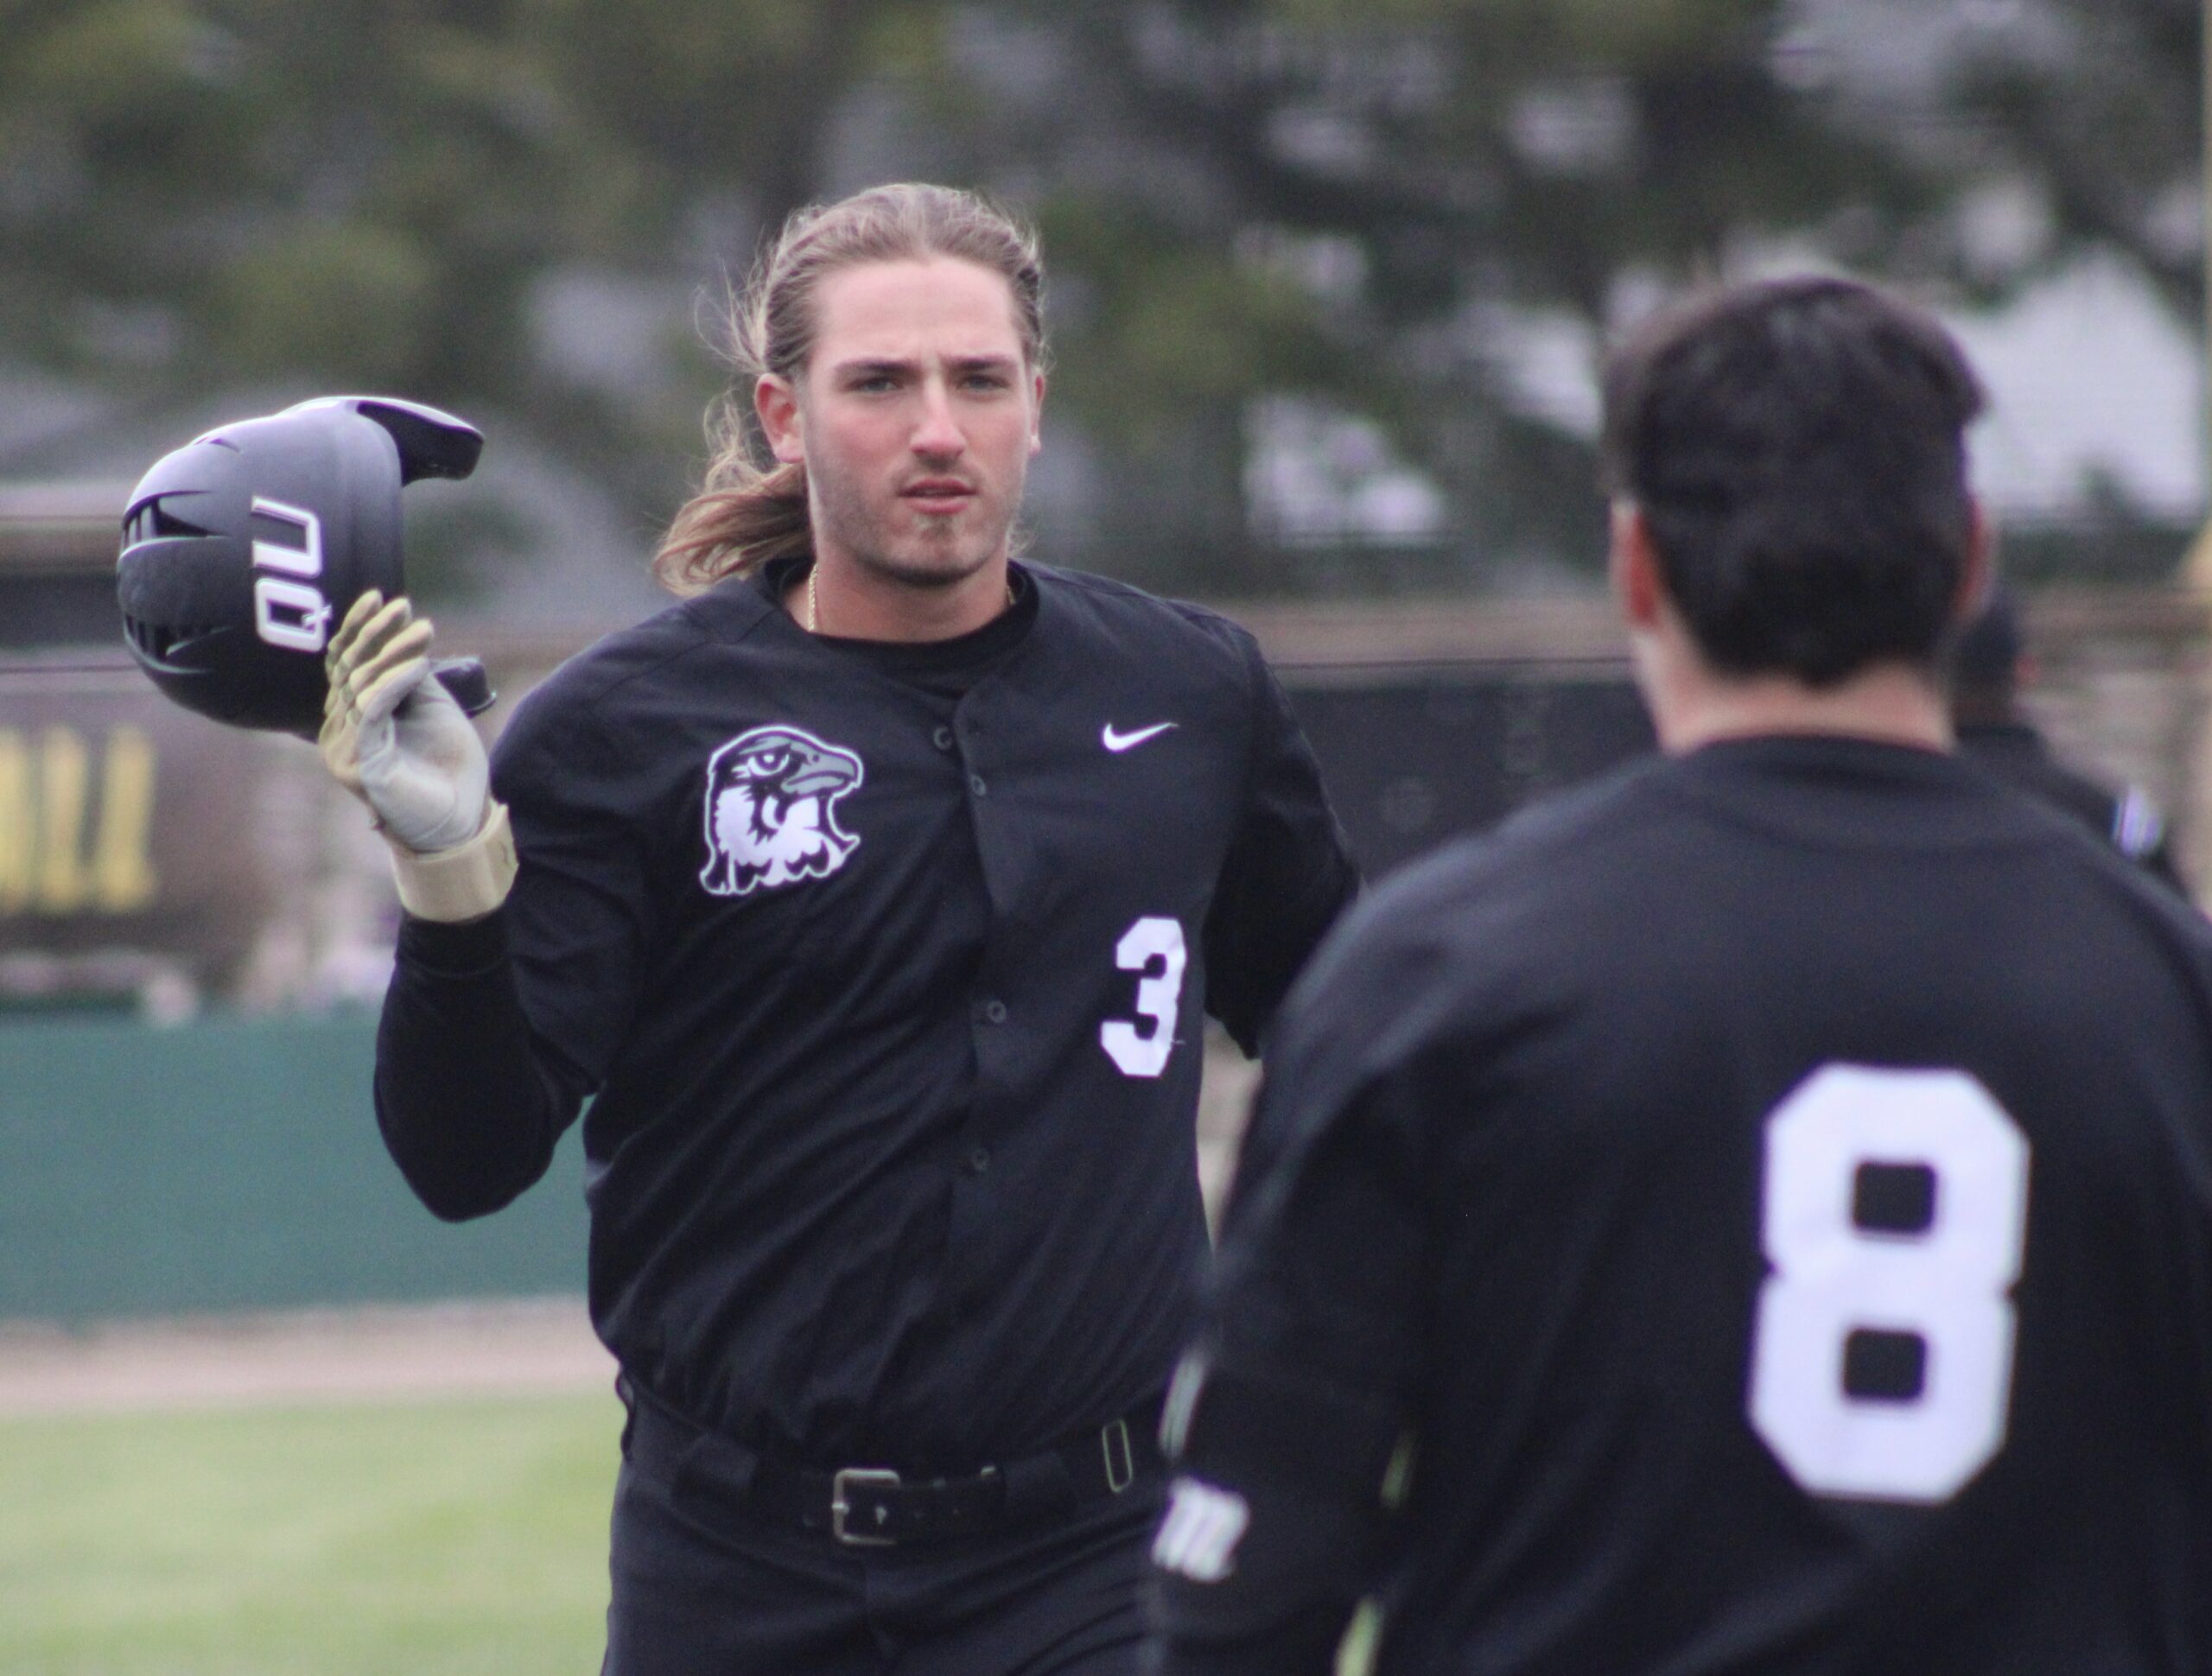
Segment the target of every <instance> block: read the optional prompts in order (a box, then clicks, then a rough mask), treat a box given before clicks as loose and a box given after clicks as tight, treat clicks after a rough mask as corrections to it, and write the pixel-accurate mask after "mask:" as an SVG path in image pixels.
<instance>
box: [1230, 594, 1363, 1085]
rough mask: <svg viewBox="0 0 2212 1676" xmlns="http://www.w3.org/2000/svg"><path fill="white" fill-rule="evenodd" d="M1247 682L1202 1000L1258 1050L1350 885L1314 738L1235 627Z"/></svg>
mask: <svg viewBox="0 0 2212 1676" xmlns="http://www.w3.org/2000/svg"><path fill="white" fill-rule="evenodd" d="M1239 639H1240V643H1241V645H1242V649H1243V655H1244V657H1245V660H1246V663H1247V668H1248V671H1249V680H1250V684H1251V692H1252V712H1253V713H1252V734H1251V754H1250V759H1249V771H1248V773H1247V776H1246V783H1245V789H1244V797H1243V809H1242V814H1241V818H1240V819H1239V822H1238V824H1237V828H1236V836H1235V837H1234V839H1233V840H1232V841H1231V842H1230V850H1229V854H1228V857H1227V859H1226V860H1225V861H1224V865H1223V867H1222V873H1221V878H1220V880H1219V881H1218V883H1217V886H1216V888H1215V892H1214V898H1213V906H1212V908H1211V911H1209V913H1208V914H1207V916H1206V924H1205V934H1204V935H1205V956H1206V972H1207V980H1206V1009H1207V1011H1208V1012H1210V1013H1212V1014H1213V1015H1214V1017H1215V1018H1217V1019H1220V1020H1221V1022H1222V1024H1223V1025H1224V1027H1225V1028H1226V1029H1227V1030H1228V1032H1229V1033H1230V1036H1231V1037H1233V1038H1235V1039H1236V1044H1237V1045H1238V1046H1239V1047H1241V1048H1243V1050H1244V1051H1245V1052H1246V1053H1247V1054H1249V1055H1253V1056H1255V1057H1256V1056H1257V1054H1258V1053H1259V1051H1260V1043H1261V1038H1262V1036H1263V1035H1264V1034H1265V1033H1266V1031H1267V1027H1268V1021H1269V1020H1270V1019H1273V1017H1274V1012H1275V1008H1276V1007H1277V1006H1279V1005H1280V1004H1281V1000H1282V998H1283V995H1284V994H1285V992H1286V991H1287V990H1288V989H1289V987H1290V984H1291V981H1292V980H1293V979H1294V978H1295V977H1296V976H1297V975H1298V972H1299V968H1300V967H1302V966H1303V965H1304V964H1305V963H1306V957H1307V956H1308V955H1311V954H1312V953H1313V949H1314V946H1315V945H1316V944H1317V943H1319V942H1320V940H1321V937H1322V935H1323V933H1325V931H1327V930H1328V929H1329V927H1330V925H1331V924H1333V923H1334V921H1335V920H1336V917H1337V916H1338V913H1339V912H1341V911H1343V909H1344V905H1345V904H1347V903H1348V902H1350V901H1351V898H1353V896H1354V895H1356V894H1357V892H1358V889H1359V875H1358V873H1357V869H1356V868H1355V867H1354V866H1353V864H1352V860H1351V849H1350V847H1349V845H1348V844H1347V843H1346V842H1345V840H1344V828H1343V827H1342V826H1341V825H1340V824H1338V820H1337V816H1336V811H1335V810H1334V809H1332V808H1331V807H1330V806H1329V799H1328V794H1327V793H1326V792H1325V790H1323V789H1322V785H1321V770H1320V765H1319V763H1318V762H1316V761H1315V760H1314V757H1313V746H1311V745H1309V744H1308V743H1307V742H1306V734H1305V733H1304V731H1303V730H1302V729H1300V727H1299V725H1298V722H1297V719H1296V718H1295V717H1294V716H1293V715H1292V714H1291V709H1290V700H1289V699H1288V697H1287V695H1285V694H1284V692H1283V690H1282V686H1281V682H1278V681H1277V680H1276V679H1275V677H1274V672H1273V671H1272V670H1269V669H1268V666H1267V663H1266V662H1265V661H1264V660H1263V659H1262V657H1261V656H1260V650H1259V647H1258V645H1257V644H1256V643H1255V642H1253V641H1252V640H1251V638H1250V637H1249V636H1247V635H1243V634H1242V633H1241V632H1240V634H1239Z"/></svg>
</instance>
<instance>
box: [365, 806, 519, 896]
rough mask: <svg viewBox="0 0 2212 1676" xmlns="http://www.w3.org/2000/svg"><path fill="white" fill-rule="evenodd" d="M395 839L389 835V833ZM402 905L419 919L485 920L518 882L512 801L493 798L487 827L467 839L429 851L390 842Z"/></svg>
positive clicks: (394, 875) (394, 874) (486, 822)
mask: <svg viewBox="0 0 2212 1676" xmlns="http://www.w3.org/2000/svg"><path fill="white" fill-rule="evenodd" d="M386 841H390V835H389V834H387V835H386ZM391 876H392V878H393V879H394V880H395V881H396V882H397V884H398V886H399V905H400V906H401V907H403V908H404V909H405V910H406V911H408V913H409V914H410V916H411V917H414V918H416V919H434V920H440V921H442V922H444V923H446V924H453V923H454V922H457V921H460V920H465V919H481V918H483V917H484V916H485V915H486V914H488V913H490V912H492V911H493V910H494V909H495V908H497V907H498V906H499V905H500V904H501V903H502V902H505V900H506V899H507V892H508V889H509V888H510V887H511V886H512V885H513V884H514V882H515V836H514V831H513V829H512V828H511V827H510V826H509V825H508V824H507V806H506V805H505V803H498V802H493V803H492V804H491V813H490V814H489V815H488V816H486V819H485V822H484V826H483V829H482V830H481V831H480V832H478V833H477V835H475V836H474V838H471V839H469V840H468V841H466V842H465V843H461V844H456V845H454V847H453V848H450V849H442V850H437V851H435V852H433V853H432V854H428V855H421V854H416V852H415V851H413V850H410V849H408V848H404V847H403V846H401V845H399V844H396V843H395V844H392V845H391Z"/></svg>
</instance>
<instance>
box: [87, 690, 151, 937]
mask: <svg viewBox="0 0 2212 1676" xmlns="http://www.w3.org/2000/svg"><path fill="white" fill-rule="evenodd" d="M153 829H154V742H153V741H152V740H149V739H148V738H147V737H146V735H145V734H144V733H143V732H141V731H140V730H139V729H138V728H136V727H118V728H117V729H116V730H115V731H114V732H113V733H110V734H109V735H108V736H107V764H106V769H105V772H104V773H103V774H102V776H101V778H100V824H99V836H98V837H97V838H96V839H95V840H94V842H93V846H92V898H93V900H95V901H96V902H98V903H99V905H100V907H101V908H102V909H103V910H104V911H106V912H108V913H111V914H127V913H129V912H130V911H132V910H134V909H137V908H143V907H144V906H145V905H147V904H148V903H149V902H151V901H152V900H153V899H154V892H155V890H156V883H157V881H156V879H155V876H154V861H153V857H152V855H151V854H150V853H149V850H148V848H147V845H148V842H149V839H150V838H151V836H152V834H153Z"/></svg>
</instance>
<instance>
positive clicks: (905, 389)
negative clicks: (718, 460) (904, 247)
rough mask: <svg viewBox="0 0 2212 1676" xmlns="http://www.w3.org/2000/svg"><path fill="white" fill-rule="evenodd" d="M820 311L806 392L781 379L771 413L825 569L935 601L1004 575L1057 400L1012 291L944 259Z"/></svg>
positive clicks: (868, 280) (886, 267) (823, 303)
mask: <svg viewBox="0 0 2212 1676" xmlns="http://www.w3.org/2000/svg"><path fill="white" fill-rule="evenodd" d="M813 302H814V324H815V339H814V350H813V353H812V354H811V355H810V357H809V359H808V360H807V364H806V366H805V369H804V371H803V373H802V374H801V376H800V378H799V380H798V384H797V387H796V388H795V389H794V388H793V387H792V386H791V385H788V384H785V382H784V381H783V380H782V379H779V378H774V377H772V376H771V377H769V378H763V379H762V380H761V381H760V387H759V389H758V390H756V392H755V401H756V403H757V405H758V407H759V410H760V418H761V422H762V425H763V427H764V428H765V429H766V432H767V435H768V439H769V441H770V443H771V445H772V447H773V448H774V449H775V453H776V456H777V458H778V459H779V460H786V461H804V464H805V466H806V476H807V485H808V492H809V495H810V502H811V505H810V510H811V511H812V514H813V521H814V540H815V550H816V553H817V556H818V557H819V558H820V559H821V560H822V561H823V562H825V563H830V564H835V563H837V562H852V563H854V564H856V565H858V566H859V567H861V568H864V569H867V570H869V571H873V572H874V573H875V574H876V575H879V576H882V577H885V578H887V579H890V580H893V581H899V582H902V583H905V584H906V585H907V586H910V587H947V586H950V585H951V584H953V583H956V582H958V581H963V580H964V579H966V578H967V577H969V576H971V575H975V574H976V572H977V571H978V570H981V569H982V568H984V567H985V566H986V565H988V564H990V563H993V562H1002V561H1003V560H1004V558H1005V556H1006V551H1007V541H1008V538H1009V536H1010V534H1011V532H1012V530H1013V527H1014V515H1015V514H1016V513H1017V512H1018V511H1020V506H1021V488H1022V479H1023V478H1024V476H1025V474H1026V473H1027V469H1028V462H1029V456H1030V455H1031V454H1034V453H1035V452H1036V451H1037V447H1038V431H1037V421H1038V414H1039V409H1040V407H1041V405H1042V403H1043V401H1044V396H1045V380H1044V378H1043V375H1042V374H1040V373H1038V372H1036V371H1033V369H1032V368H1031V367H1030V366H1029V365H1027V361H1026V360H1025V359H1024V358H1023V355H1022V350H1021V337H1020V332H1019V330H1018V328H1017V327H1016V326H1015V323H1014V293H1013V290H1012V288H1011V287H1010V286H1009V285H1008V284H1007V282H1006V280H1005V279H1004V278H1003V277H1001V276H1000V275H998V274H995V273H994V272H992V271H991V270H988V269H987V268H981V267H978V266H976V264H975V263H969V262H963V261H960V260H957V259H956V258H953V257H931V258H930V259H928V260H926V261H920V262H878V263H867V264H864V265H861V266H858V267H851V268H843V269H839V270H836V271H835V272H833V273H830V274H829V275H827V276H824V277H823V279H822V280H821V281H820V282H819V283H818V284H817V287H816V289H815V293H814V299H813Z"/></svg>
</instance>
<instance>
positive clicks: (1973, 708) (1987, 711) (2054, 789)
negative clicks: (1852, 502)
mask: <svg viewBox="0 0 2212 1676" xmlns="http://www.w3.org/2000/svg"><path fill="white" fill-rule="evenodd" d="M2034 670H2035V659H2034V658H2033V657H2031V656H2030V654H2029V652H2028V649H2027V645H2026V643H2025V641H2024V639H2023V638H2022V637H2021V633H2020V610H2019V606H2018V603H2017V602H2016V601H2015V600H2013V598H2012V590H2011V589H2010V588H2008V587H2005V586H2004V585H2003V584H2002V583H1999V585H1997V586H1996V587H1992V588H1991V589H1990V590H1989V598H1988V599H1987V600H1986V601H1985V602H1984V603H1983V605H1982V608H1981V610H1980V613H1978V614H1977V615H1976V616H1975V617H1974V620H1973V621H1972V622H1970V623H1968V624H1967V625H1966V627H1965V629H1964V630H1963V631H1962V632H1961V633H1960V635H1959V641H1958V645H1957V647H1956V649H1955V651H1954V652H1953V654H1952V657H1951V726H1952V728H1953V730H1954V732H1955V733H1956V734H1957V735H1958V741H1959V749H1960V751H1961V752H1963V753H1964V754H1965V756H1966V757H1967V759H1968V760H1970V761H1972V762H1974V763H1975V764H1976V765H1979V766H1980V768H1982V769H1983V770H1984V771H1986V772H1988V773H1990V774H1993V775H1994V776H1996V778H1999V779H2000V780H2003V781H2005V782H2006V783H2007V784H2011V785H2012V786H2014V787H2016V788H2017V789H2018V790H2022V791H2024V792H2026V793H2027V794H2028V795H2029V796H2030V797H2040V798H2042V799H2043V800H2044V802H2046V803H2049V804H2050V805H2051V806H2052V807H2053V808H2055V809H2063V810H2064V811H2065V812H2066V813H2067V814H2069V815H2071V816H2073V817H2074V818H2075V820H2077V821H2080V822H2082V823H2083V824H2084V825H2085V826H2087V827H2088V828H2089V830H2090V831H2092V832H2094V833H2096V834H2097V835H2099V836H2101V838H2103V839H2104V840H2105V841H2106V842H2107V843H2109V844H2110V845H2112V847H2113V848H2114V849H2117V850H2118V851H2119V852H2120V854H2122V855H2125V856H2126V857H2127V859H2128V860H2131V861H2133V862H2134V863H2135V864H2136V865H2137V866H2139V867H2141V868H2143V870H2144V871H2145V872H2146V873H2149V874H2150V875H2151V876H2152V878H2154V879H2162V880H2164V883H2165V884H2166V885H2167V886H2170V887H2171V889H2173V890H2174V891H2176V892H2179V893H2180V894H2182V895H2183V896H2186V895H2188V893H2189V889H2188V886H2186V885H2185V884H2183V881H2182V876H2181V870H2180V868H2179V867H2177V865H2176V864H2175V861H2174V854H2173V833H2172V831H2171V828H2169V827H2168V826H2167V825H2166V820H2165V816H2164V812H2163V811H2161V810H2160V809H2159V808H2158V802H2157V800H2156V799H2155V798H2153V797H2152V796H2151V794H2150V793H2149V792H2147V791H2145V790H2144V789H2143V788H2142V787H2141V786H2139V785H2130V786H2127V787H2126V788H2124V789H2123V790H2120V791H2119V792H2117V793H2114V792H2112V791H2109V790H2106V789H2105V788H2104V787H2103V786H2101V785H2100V784H2097V782H2096V781H2094V780H2093V779H2091V778H2089V777H2088V775H2086V774H2083V773H2082V772H2080V771H2077V770H2075V768H2073V767H2071V766H2069V765H2068V764H2066V763H2064V762H2062V761H2060V760H2059V759H2058V757H2057V755H2056V753H2055V752H2053V751H2052V750H2051V748H2050V742H2049V741H2048V740H2045V739H2044V736H2043V733H2042V731H2041V730H2040V729H2039V728H2037V727H2036V725H2035V723H2034V722H2033V721H2031V719H2030V718H2029V716H2028V715H2027V714H2026V712H2025V711H2024V710H2023V709H2022V708H2021V706H2020V689H2021V686H2022V684H2023V682H2025V681H2026V680H2028V679H2029V678H2031V676H2032V675H2033V673H2034Z"/></svg>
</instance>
